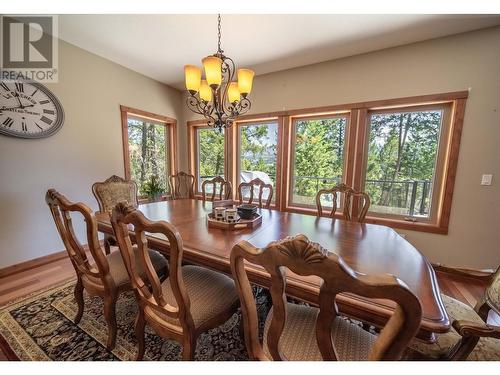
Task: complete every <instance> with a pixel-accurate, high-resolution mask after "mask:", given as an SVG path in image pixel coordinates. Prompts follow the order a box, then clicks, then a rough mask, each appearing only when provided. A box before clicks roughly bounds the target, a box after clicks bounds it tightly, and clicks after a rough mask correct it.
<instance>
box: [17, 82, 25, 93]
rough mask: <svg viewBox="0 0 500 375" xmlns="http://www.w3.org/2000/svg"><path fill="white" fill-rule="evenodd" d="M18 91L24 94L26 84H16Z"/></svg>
mask: <svg viewBox="0 0 500 375" xmlns="http://www.w3.org/2000/svg"><path fill="white" fill-rule="evenodd" d="M16 91H19V92H24V84H22V83H20V82H16Z"/></svg>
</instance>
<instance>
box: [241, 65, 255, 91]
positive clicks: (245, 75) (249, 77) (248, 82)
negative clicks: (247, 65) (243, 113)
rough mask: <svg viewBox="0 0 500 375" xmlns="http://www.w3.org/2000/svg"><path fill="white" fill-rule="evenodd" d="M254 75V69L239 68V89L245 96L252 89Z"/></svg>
mask: <svg viewBox="0 0 500 375" xmlns="http://www.w3.org/2000/svg"><path fill="white" fill-rule="evenodd" d="M254 75H255V73H254V71H253V70H250V69H238V89H239V91H240V94H241V95H242V96H243V97H244V98H245V97H246V96H247V95H248V94H250V92H251V91H252V83H253V76H254Z"/></svg>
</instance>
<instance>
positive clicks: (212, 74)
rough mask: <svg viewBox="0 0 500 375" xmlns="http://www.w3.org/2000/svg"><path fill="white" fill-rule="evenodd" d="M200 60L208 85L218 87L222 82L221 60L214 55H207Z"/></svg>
mask: <svg viewBox="0 0 500 375" xmlns="http://www.w3.org/2000/svg"><path fill="white" fill-rule="evenodd" d="M201 62H202V63H203V68H204V69H205V78H206V79H207V83H208V85H209V86H210V87H213V88H217V87H219V86H220V84H221V82H222V60H221V59H219V58H218V57H216V56H207V57H205V58H204V59H203V60H201Z"/></svg>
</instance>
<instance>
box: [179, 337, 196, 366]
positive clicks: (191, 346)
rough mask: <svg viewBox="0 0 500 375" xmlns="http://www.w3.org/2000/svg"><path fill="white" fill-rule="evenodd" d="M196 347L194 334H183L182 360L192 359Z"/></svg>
mask: <svg viewBox="0 0 500 375" xmlns="http://www.w3.org/2000/svg"><path fill="white" fill-rule="evenodd" d="M195 349H196V337H195V336H194V335H189V334H187V335H185V336H184V339H183V340H182V360H183V361H193V360H194V352H195Z"/></svg>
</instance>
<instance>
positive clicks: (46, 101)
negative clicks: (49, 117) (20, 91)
mask: <svg viewBox="0 0 500 375" xmlns="http://www.w3.org/2000/svg"><path fill="white" fill-rule="evenodd" d="M47 103H50V101H49V100H42V101H41V102H38V104H47Z"/></svg>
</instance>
